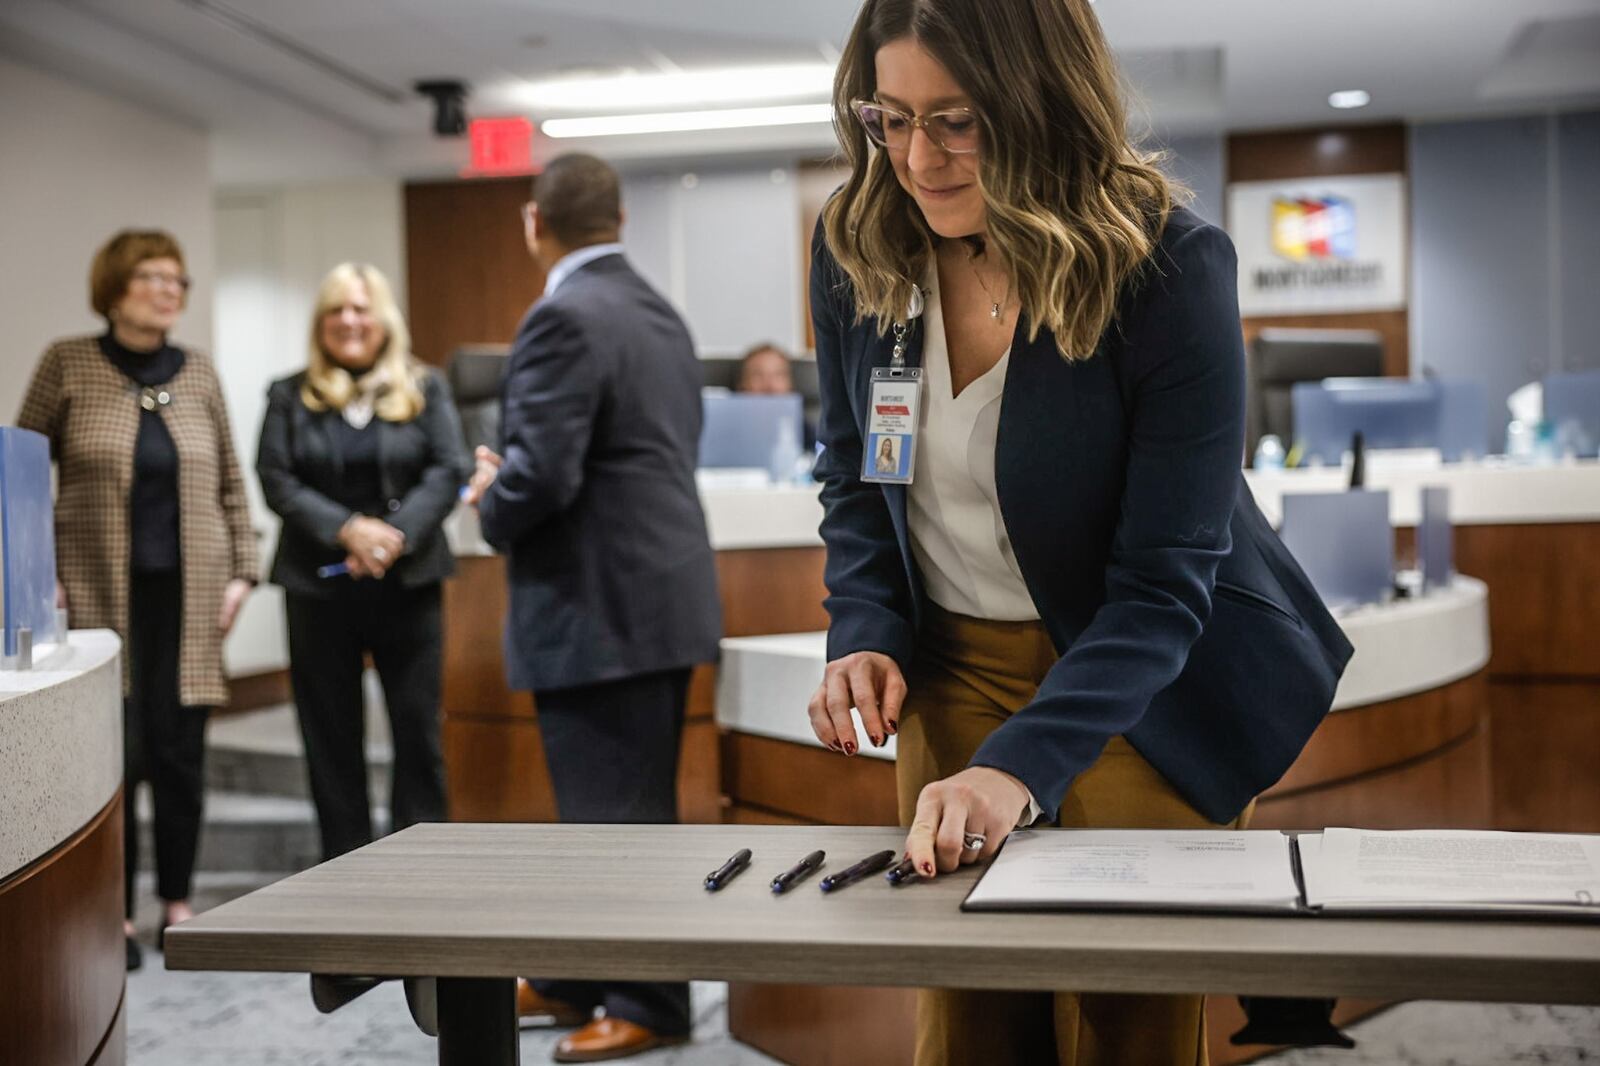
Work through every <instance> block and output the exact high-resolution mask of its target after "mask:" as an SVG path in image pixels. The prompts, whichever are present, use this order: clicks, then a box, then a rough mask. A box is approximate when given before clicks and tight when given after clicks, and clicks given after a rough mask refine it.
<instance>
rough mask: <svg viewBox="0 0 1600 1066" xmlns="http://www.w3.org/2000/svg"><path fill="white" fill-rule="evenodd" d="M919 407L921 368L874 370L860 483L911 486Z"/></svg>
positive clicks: (876, 368) (883, 368) (914, 462)
mask: <svg viewBox="0 0 1600 1066" xmlns="http://www.w3.org/2000/svg"><path fill="white" fill-rule="evenodd" d="M921 405H922V368H921V367H915V366H876V367H873V368H872V392H871V395H870V396H869V398H868V405H867V440H866V445H867V447H866V454H865V455H864V456H863V458H862V462H861V480H862V481H876V482H880V483H886V484H890V485H909V484H911V474H912V471H913V470H914V469H915V466H916V458H917V419H918V418H919V416H920V415H921V413H922V411H921Z"/></svg>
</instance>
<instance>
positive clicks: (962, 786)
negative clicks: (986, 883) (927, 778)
mask: <svg viewBox="0 0 1600 1066" xmlns="http://www.w3.org/2000/svg"><path fill="white" fill-rule="evenodd" d="M1027 809H1028V788H1027V786H1026V785H1024V784H1023V783H1022V782H1021V781H1018V780H1017V779H1016V778H1015V777H1012V776H1011V775H1010V774H1008V773H1006V772H1005V771H1004V770H996V769H994V768H992V767H988V766H969V767H967V768H966V769H965V770H962V771H961V772H960V773H958V774H953V775H952V776H950V777H947V778H945V779H944V780H942V781H934V782H932V783H931V784H928V785H925V786H923V789H922V794H921V795H920V796H918V797H917V816H916V818H915V819H913V820H912V822H911V831H910V832H909V833H907V834H906V858H908V859H910V860H911V861H912V862H913V863H915V864H916V867H917V872H918V873H919V874H921V875H922V876H923V877H932V876H933V874H934V870H935V869H937V870H938V871H939V872H940V873H949V872H950V871H951V870H954V869H955V868H956V867H958V866H965V865H967V864H968V863H974V862H977V861H978V860H979V859H987V858H989V857H990V856H992V855H993V854H994V853H995V852H996V851H999V850H1000V844H1001V843H1002V842H1003V841H1004V840H1005V838H1006V837H1007V836H1008V835H1010V833H1011V831H1012V830H1013V829H1015V828H1016V827H1017V819H1019V818H1021V817H1022V812H1023V811H1025V810H1027ZM973 834H976V835H978V836H981V837H982V838H983V840H982V842H981V844H980V846H978V847H976V848H969V847H967V846H966V840H967V838H968V837H969V836H970V835H973Z"/></svg>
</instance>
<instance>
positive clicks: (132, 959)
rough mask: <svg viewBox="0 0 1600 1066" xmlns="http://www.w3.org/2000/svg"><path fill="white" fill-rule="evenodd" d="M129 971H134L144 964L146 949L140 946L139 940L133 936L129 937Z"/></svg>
mask: <svg viewBox="0 0 1600 1066" xmlns="http://www.w3.org/2000/svg"><path fill="white" fill-rule="evenodd" d="M127 941H128V972H129V973H132V972H133V971H135V970H137V969H138V968H139V967H141V966H143V965H144V950H143V949H142V948H140V947H139V942H138V941H137V940H135V939H133V937H131V936H130V937H128V938H127Z"/></svg>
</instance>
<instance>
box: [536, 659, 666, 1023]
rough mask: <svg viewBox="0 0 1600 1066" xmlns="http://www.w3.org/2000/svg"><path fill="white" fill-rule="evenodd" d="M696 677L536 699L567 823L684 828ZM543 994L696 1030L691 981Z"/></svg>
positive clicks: (658, 677)
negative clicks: (686, 736)
mask: <svg viewBox="0 0 1600 1066" xmlns="http://www.w3.org/2000/svg"><path fill="white" fill-rule="evenodd" d="M688 695H689V671H688V670H687V669H682V670H668V671H665V672H663V673H656V674H645V675H642V676H640V677H630V678H625V679H623V680H621V681H610V682H606V683H604V684H599V685H587V686H584V687H582V688H568V689H557V690H553V691H545V692H537V693H535V694H534V703H535V705H536V707H537V709H538V714H539V733H540V735H541V736H542V737H543V739H544V756H545V761H546V762H547V763H548V764H549V767H550V781H551V784H552V785H553V786H554V790H555V796H556V807H557V808H558V810H559V811H560V814H561V820H562V821H563V822H589V823H595V822H676V821H677V820H678V791H677V786H678V748H679V745H680V743H681V741H682V739H683V712H684V704H685V703H686V702H687V700H688ZM534 986H535V987H536V988H537V989H538V990H539V991H540V992H541V993H543V994H544V995H547V996H551V997H554V998H556V999H560V1000H565V1001H566V1002H568V1003H574V1004H576V1005H578V1006H580V1007H591V1008H592V1007H600V1006H603V1007H605V1009H606V1014H607V1015H609V1016H611V1017H614V1018H623V1019H626V1020H627V1021H630V1022H633V1023H635V1024H637V1025H642V1026H645V1027H646V1028H648V1029H653V1030H654V1031H656V1032H657V1033H661V1034H663V1035H669V1036H679V1035H683V1034H686V1033H688V1032H689V1023H690V1018H689V985H688V982H685V981H651V982H644V981H535V982H534Z"/></svg>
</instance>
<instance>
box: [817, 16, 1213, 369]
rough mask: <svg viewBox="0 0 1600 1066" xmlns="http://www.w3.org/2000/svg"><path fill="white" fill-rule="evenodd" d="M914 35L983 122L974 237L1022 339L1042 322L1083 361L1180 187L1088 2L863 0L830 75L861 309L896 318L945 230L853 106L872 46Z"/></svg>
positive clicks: (840, 244)
mask: <svg viewBox="0 0 1600 1066" xmlns="http://www.w3.org/2000/svg"><path fill="white" fill-rule="evenodd" d="M907 37H909V38H911V39H912V40H915V41H916V42H917V43H918V44H919V45H921V46H922V47H923V48H924V49H925V50H926V51H927V52H928V53H929V54H930V55H932V56H933V57H934V58H935V59H937V60H938V61H939V62H940V63H942V64H943V65H944V67H945V69H947V70H948V71H949V72H950V74H951V76H952V77H954V78H955V80H956V82H957V84H959V85H960V86H961V87H962V88H963V89H964V90H966V92H967V94H968V95H970V96H971V97H972V101H973V108H974V110H975V111H976V112H977V113H978V116H979V120H980V123H981V126H982V131H983V138H982V147H981V148H980V149H979V156H978V184H979V187H980V189H981V191H982V194H983V198H984V202H985V204H986V205H987V208H988V233H987V236H986V237H985V238H984V239H983V242H982V247H983V249H984V250H985V251H986V252H987V251H988V250H989V249H993V250H995V251H996V252H998V253H999V255H998V257H999V259H1000V261H1001V262H1003V263H1004V264H1005V266H1006V269H1007V271H1008V274H1009V280H1010V284H1011V291H1012V292H1014V293H1016V294H1017V295H1018V296H1019V297H1020V299H1021V303H1022V311H1023V313H1024V314H1025V315H1026V316H1027V319H1028V324H1029V333H1028V339H1029V340H1033V339H1035V338H1036V337H1037V336H1038V335H1039V330H1040V329H1041V328H1043V327H1048V328H1049V329H1050V332H1051V333H1052V334H1053V335H1054V336H1055V340H1056V346H1057V348H1058V349H1059V350H1060V352H1061V355H1062V357H1063V358H1065V359H1069V360H1076V359H1087V358H1088V357H1089V356H1090V355H1092V354H1093V353H1094V350H1095V346H1096V344H1097V343H1098V342H1099V340H1100V336H1101V334H1102V333H1104V332H1105V330H1106V328H1107V326H1109V325H1110V323H1111V320H1112V318H1113V317H1114V315H1115V312H1116V306H1117V298H1118V294H1119V292H1120V291H1121V289H1122V286H1123V284H1124V283H1125V282H1127V281H1128V280H1129V279H1130V278H1131V277H1132V276H1133V275H1134V274H1135V273H1136V272H1137V271H1138V270H1139V268H1140V265H1141V264H1142V263H1144V262H1145V261H1146V260H1147V259H1148V258H1149V256H1150V253H1151V252H1152V251H1153V250H1154V248H1155V246H1156V241H1157V240H1158V239H1159V237H1160V234H1161V230H1162V228H1163V227H1164V226H1165V225H1166V220H1167V215H1168V213H1169V212H1170V211H1171V209H1172V205H1173V203H1174V201H1175V200H1176V199H1178V198H1180V197H1183V196H1185V195H1186V193H1185V191H1184V190H1183V189H1182V188H1181V187H1180V186H1177V185H1175V184H1174V183H1173V182H1171V181H1170V180H1169V179H1168V178H1167V177H1166V176H1165V175H1164V174H1162V172H1161V171H1160V170H1159V169H1158V168H1157V167H1156V162H1157V161H1158V159H1159V156H1157V155H1147V154H1144V153H1142V152H1140V151H1139V150H1138V149H1137V148H1136V147H1135V146H1134V145H1133V144H1132V143H1131V142H1130V140H1129V138H1128V134H1127V131H1126V116H1125V113H1124V109H1123V104H1122V99H1121V96H1120V95H1119V92H1118V85H1119V79H1118V75H1117V69H1116V63H1115V61H1114V60H1113V58H1112V55H1111V50H1110V48H1109V47H1108V46H1107V45H1106V42H1105V37H1104V36H1103V35H1102V34H1101V31H1100V23H1099V20H1098V19H1096V17H1095V15H1094V12H1093V11H1091V10H1090V8H1089V0H866V3H865V5H863V7H862V8H861V13H860V15H858V16H857V18H856V23H855V27H854V28H853V29H852V30H851V32H850V39H849V41H848V43H846V45H845V51H844V56H843V57H842V58H841V59H840V62H839V70H838V74H837V76H836V77H835V80H834V87H833V112H834V120H833V121H834V128H835V130H836V131H837V133H838V135H839V141H840V143H841V144H842V145H843V147H844V155H845V159H846V161H847V162H848V163H849V165H850V177H849V179H848V181H846V183H845V185H844V187H843V188H842V189H841V190H840V191H839V193H838V194H837V195H835V196H834V197H833V199H832V200H830V201H829V202H828V205H827V207H826V208H825V209H824V211H823V225H824V227H825V231H826V234H827V240H828V246H829V248H830V249H831V250H832V252H833V255H834V257H835V258H836V259H837V260H838V261H839V265H840V266H841V267H842V268H843V269H844V272H845V274H846V275H847V276H848V277H849V279H850V281H851V283H852V284H853V286H854V289H855V303H856V317H857V320H858V321H859V320H861V319H863V318H866V317H869V316H876V317H877V319H878V329H879V332H880V333H882V332H883V331H885V330H887V329H888V328H889V325H890V323H892V322H895V321H897V320H899V319H901V318H903V317H904V314H905V309H906V307H907V306H908V304H909V302H910V298H911V288H912V285H913V283H914V282H915V281H916V280H918V279H920V278H922V277H923V276H924V274H925V272H926V271H927V269H928V266H929V263H930V259H931V256H932V255H933V250H934V245H935V243H936V242H937V241H938V240H939V238H938V236H937V235H936V234H935V233H934V232H933V231H932V230H931V229H929V228H928V224H927V222H926V221H925V220H924V218H923V216H922V212H921V210H920V209H919V208H918V207H917V205H916V202H915V201H913V200H912V198H911V197H910V196H909V195H908V194H907V193H906V192H905V190H904V189H902V188H901V187H900V183H899V182H898V181H897V180H896V178H895V174H894V167H893V165H892V164H891V163H890V160H889V158H888V156H887V154H886V153H885V152H884V151H883V150H881V149H879V148H878V147H877V146H876V145H874V144H872V143H871V142H870V141H869V140H868V139H867V135H866V133H865V131H864V130H863V129H862V127H861V124H860V122H859V121H857V119H856V116H855V114H854V113H853V112H852V110H851V107H850V103H851V101H852V100H857V99H872V98H873V96H874V94H875V93H876V91H877V77H876V68H875V58H876V55H877V52H878V49H879V48H881V47H883V46H884V45H886V44H888V43H890V42H891V41H896V40H900V39H902V38H907ZM974 243H976V242H974Z"/></svg>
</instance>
